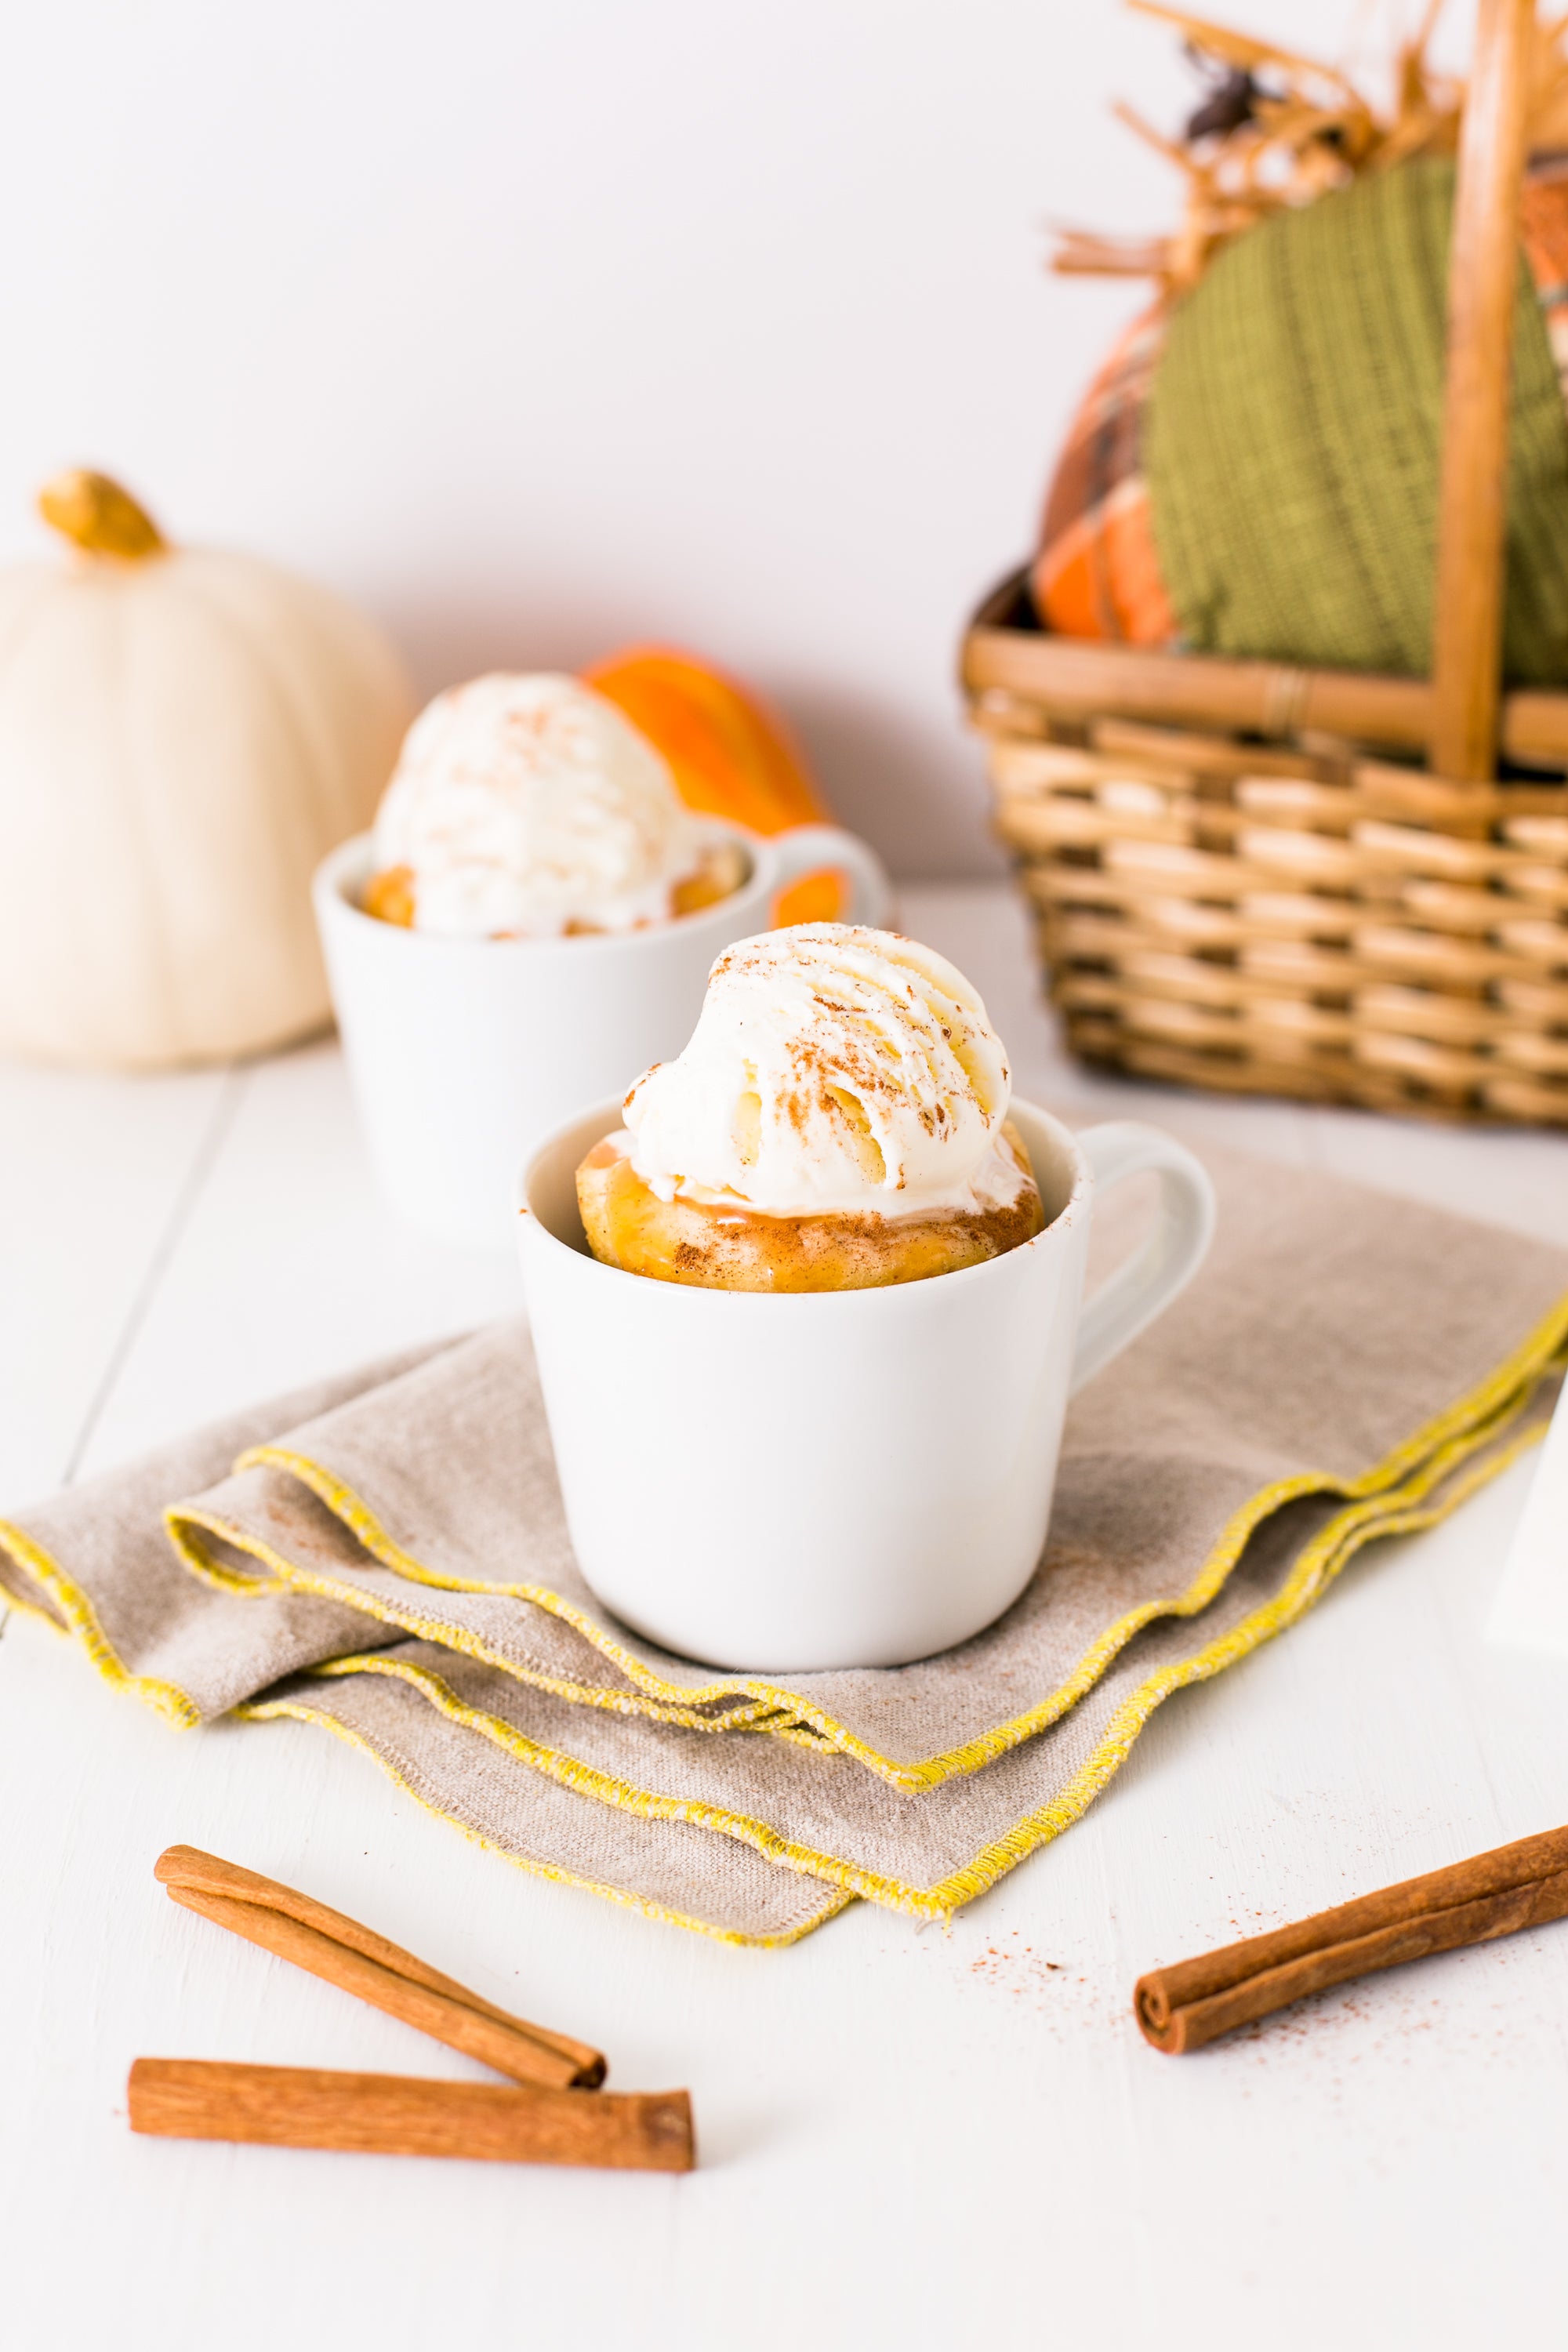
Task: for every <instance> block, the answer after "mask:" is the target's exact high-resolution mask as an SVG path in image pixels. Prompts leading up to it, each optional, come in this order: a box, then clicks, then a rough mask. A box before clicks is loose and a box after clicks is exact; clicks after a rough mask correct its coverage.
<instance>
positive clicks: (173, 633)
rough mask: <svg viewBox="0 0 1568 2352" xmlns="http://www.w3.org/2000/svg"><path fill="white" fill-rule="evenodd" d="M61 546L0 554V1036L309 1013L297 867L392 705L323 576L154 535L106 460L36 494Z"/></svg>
mask: <svg viewBox="0 0 1568 2352" xmlns="http://www.w3.org/2000/svg"><path fill="white" fill-rule="evenodd" d="M39 505H40V507H41V508H42V509H43V511H44V513H45V515H46V517H47V520H49V521H50V522H51V523H53V524H54V525H55V526H56V528H57V529H58V530H61V531H62V532H63V533H64V534H65V536H66V537H67V538H68V540H70V541H71V542H72V543H73V548H74V553H73V555H72V558H71V560H70V562H69V563H68V566H66V567H63V568H57V567H53V566H50V565H47V564H27V565H22V566H18V567H16V568H15V569H8V570H5V571H0V1051H6V1052H12V1053H17V1054H24V1055H31V1056H33V1057H35V1058H37V1059H40V1060H45V1061H50V1062H75V1063H96V1064H99V1065H110V1066H115V1067H118V1068H122V1069H156V1068H159V1067H167V1066H172V1065H175V1064H179V1063H186V1062H204V1061H213V1060H219V1059H223V1058H225V1057H226V1056H227V1055H234V1054H250V1053H257V1052H258V1051H261V1050H262V1049H264V1048H266V1047H268V1046H271V1045H282V1044H285V1043H287V1042H288V1041H289V1040H290V1039H292V1038H297V1037H301V1036H306V1035H308V1034H310V1032H311V1031H312V1030H315V1029H319V1028H321V1027H322V1026H323V1025H324V1024H325V1023H326V1022H327V1020H328V1019H329V1017H330V1007H329V1002H328V996H327V984H326V978H325V974H324V972H323V971H322V968H321V954H320V950H319V948H318V945H317V940H316V932H315V926H314V923H313V921H312V919H311V914H310V887H309V886H310V875H311V872H312V870H313V869H314V867H315V866H316V864H317V863H318V861H319V860H320V859H321V857H322V856H324V855H325V854H326V852H327V851H328V850H329V849H331V848H332V847H333V846H334V845H336V844H337V843H338V842H340V841H342V840H344V839H345V838H346V837H347V836H348V835H350V834H351V833H354V832H357V831H359V830H360V829H361V828H362V827H363V826H364V825H366V824H369V822H370V820H371V816H372V814H373V813H374V808H375V804H376V801H377V799H378V797H379V795H380V793H381V791H382V788H383V786H384V784H385V782H386V780H387V778H388V776H389V775H390V774H391V772H392V768H393V763H394V761H395V759H396V756H397V751H398V746H399V744H400V743H401V741H402V740H403V736H404V733H405V730H406V729H407V726H408V723H409V720H410V719H411V718H412V716H413V702H412V698H411V696H410V693H409V689H408V687H407V685H406V683H405V679H404V677H403V674H402V672H401V670H400V668H399V667H398V663H397V659H396V656H395V655H394V653H393V651H392V649H391V647H390V646H388V645H387V643H386V642H385V640H384V638H383V637H382V635H380V633H379V632H378V631H377V630H375V629H374V628H373V627H372V626H371V625H370V623H369V622H367V621H365V620H364V619H363V618H362V617H361V615H360V614H357V613H355V612H353V610H352V609H351V608H350V607H349V606H348V605H347V604H343V603H342V602H341V600H340V599H339V598H337V597H336V596H333V595H330V594H329V593H327V592H326V591H325V590H324V589H321V588H317V587H313V586H311V585H310V583H308V582H305V581H302V580H296V579H293V578H291V577H290V576H289V574H288V573H287V572H279V571H277V570H275V569H274V568H273V566H272V565H270V564H268V563H263V562H258V560H257V559H256V558H255V557H252V556H246V555H230V554H220V553H217V552H216V551H206V550H202V549H195V548H172V547H170V546H168V545H166V544H165V542H164V541H163V538H162V536H161V534H160V533H159V532H158V530H156V528H155V526H154V525H153V523H152V522H151V521H150V520H148V518H147V516H146V515H145V514H144V513H143V512H142V509H141V508H140V507H138V506H137V505H136V504H135V502H134V500H133V499H130V498H128V497H127V496H126V494H125V492H124V491H123V490H121V489H120V488H117V486H116V485H115V484H114V483H112V482H110V481H108V480H106V478H104V477H103V476H102V475H94V474H70V475H63V476H61V477H60V478H59V479H58V481H57V482H54V483H51V484H50V485H49V487H48V488H47V490H46V491H45V492H44V493H43V496H42V497H41V499H40V500H39Z"/></svg>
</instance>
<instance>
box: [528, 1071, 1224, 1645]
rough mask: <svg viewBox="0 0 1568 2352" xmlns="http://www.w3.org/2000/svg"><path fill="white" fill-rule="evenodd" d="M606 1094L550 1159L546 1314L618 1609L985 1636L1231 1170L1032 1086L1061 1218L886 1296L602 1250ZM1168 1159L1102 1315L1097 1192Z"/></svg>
mask: <svg viewBox="0 0 1568 2352" xmlns="http://www.w3.org/2000/svg"><path fill="white" fill-rule="evenodd" d="M620 1116H621V1107H620V1105H619V1103H618V1102H615V1103H606V1104H604V1105H602V1106H601V1107H600V1108H598V1109H596V1110H595V1111H592V1112H587V1113H584V1114H583V1115H582V1116H581V1117H579V1118H575V1119H574V1120H573V1121H572V1122H571V1124H570V1125H569V1126H566V1127H564V1128H563V1129H561V1130H560V1131H559V1133H557V1134H556V1135H554V1136H553V1137H552V1138H551V1139H550V1140H549V1141H548V1142H547V1143H545V1144H544V1145H542V1148H541V1149H540V1150H539V1151H538V1152H537V1153H536V1154H535V1156H534V1158H533V1160H532V1161H531V1163H530V1165H529V1167H528V1169H527V1171H525V1175H524V1179H523V1189H522V1202H523V1206H522V1215H521V1220H520V1234H521V1252H522V1264H523V1274H524V1278H525V1281H526V1284H527V1291H528V1308H529V1317H530V1320H531V1325H532V1329H533V1340H534V1347H535V1349H536V1351H537V1354H538V1359H539V1370H540V1378H541V1381H542V1385H543V1391H544V1403H545V1411H546V1412H547V1414H548V1417H549V1422H550V1433H551V1438H552V1443H553V1444H554V1448H555V1459H556V1465H557V1468H558V1470H559V1472H560V1476H561V1486H562V1493H563V1497H564V1501H565V1507H566V1518H567V1524H568V1527H569V1528H570V1531H571V1536H572V1541H573V1545H574V1549H575V1551H576V1554H577V1559H578V1564H579V1566H580V1567H581V1569H582V1570H583V1573H584V1576H585V1577H586V1579H587V1580H588V1582H589V1584H590V1585H591V1586H592V1587H593V1589H594V1591H595V1593H596V1594H597V1595H598V1597H599V1599H600V1600H601V1601H603V1602H604V1603H605V1607H606V1608H608V1609H611V1610H613V1611H614V1612H615V1613H616V1616H618V1617H620V1618H621V1619H622V1620H623V1621H624V1622H626V1624H627V1625H629V1626H631V1627H632V1628H633V1629H634V1630H635V1631H637V1633H642V1634H645V1635H647V1637H648V1638H649V1639H651V1640H653V1641H655V1642H658V1643H661V1644H662V1645H663V1646H664V1647H665V1648H666V1649H669V1650H674V1651H676V1652H678V1653H679V1654H681V1655H683V1656H685V1657H689V1658H698V1659H701V1660H702V1661H704V1662H705V1663H707V1664H713V1665H718V1666H725V1667H730V1668H739V1669H747V1668H750V1669H752V1670H754V1671H757V1672H769V1671H772V1672H784V1671H790V1672H795V1673H802V1672H807V1671H812V1670H823V1669H826V1668H829V1667H843V1666H892V1665H901V1664H906V1663H907V1662H908V1661H909V1660H910V1659H911V1658H921V1657H928V1656H930V1655H931V1654H933V1653H934V1652H936V1651H939V1650H945V1649H949V1648H951V1647H952V1644H953V1643H955V1642H963V1641H965V1640H967V1639H968V1637H969V1636H970V1635H971V1634H972V1633H979V1632H980V1631H981V1629H982V1628H983V1627H984V1626H986V1625H989V1624H990V1623H991V1622H993V1620H994V1619H995V1618H997V1617H999V1616H1000V1615H1001V1614H1002V1612H1003V1611H1004V1610H1005V1609H1007V1608H1008V1607H1010V1606H1011V1604H1012V1603H1013V1601H1016V1599H1017V1597H1018V1595H1019V1593H1020V1592H1022V1591H1023V1589H1024V1587H1025V1585H1026V1583H1027V1582H1028V1580H1029V1578H1030V1577H1031V1576H1032V1575H1033V1573H1034V1570H1035V1568H1036V1565H1037V1561H1038V1559H1039V1557H1040V1553H1041V1551H1042V1549H1043V1548H1044V1545H1045V1540H1046V1529H1047V1522H1048V1520H1049V1517H1050V1509H1051V1496H1052V1490H1053V1488H1054V1486H1055V1484H1056V1472H1057V1456H1058V1449H1059V1446H1060V1443H1061V1432H1062V1422H1063V1418H1064V1416H1065V1414H1066V1411H1067V1403H1068V1397H1069V1395H1070V1394H1071V1393H1072V1391H1074V1390H1075V1389H1076V1388H1079V1387H1081V1385H1082V1384H1083V1382H1084V1381H1087V1380H1089V1379H1090V1378H1091V1377H1092V1376H1093V1374H1094V1373H1096V1372H1098V1371H1100V1370H1101V1369H1102V1368H1103V1367H1104V1366H1105V1365H1106V1364H1108V1363H1109V1362H1110V1359H1111V1358H1112V1357H1113V1356H1114V1355H1116V1354H1118V1353H1119V1352H1120V1351H1121V1349H1123V1348H1124V1347H1126V1346H1127V1344H1128V1342H1129V1341H1130V1340H1131V1339H1135V1338H1136V1337H1137V1335H1138V1333H1139V1332H1140V1331H1142V1329H1143V1328H1145V1326H1146V1325H1147V1324H1149V1323H1151V1322H1152V1320H1153V1318H1155V1316H1157V1315H1158V1314H1160V1313H1161V1312H1162V1310H1163V1308H1164V1307H1168V1306H1169V1305H1170V1303H1171V1301H1172V1300H1173V1298H1174V1297H1176V1295H1177V1293H1178V1292H1179V1291H1180V1290H1182V1289H1183V1288H1184V1286H1186V1284H1187V1283H1188V1282H1189V1281H1190V1280H1191V1279H1192V1276H1194V1273H1195V1272H1196V1271H1197V1268H1198V1266H1199V1265H1200V1263H1201V1262H1202V1259H1203V1256H1204V1253H1205V1250H1206V1249H1207V1247H1208V1244H1209V1238H1210V1235H1211V1234H1212V1232H1213V1230H1214V1214H1215V1206H1214V1189H1213V1187H1212V1185H1211V1184H1210V1182H1209V1180H1208V1177H1207V1175H1206V1174H1205V1171H1204V1169H1203V1168H1202V1166H1201V1165H1200V1164H1199V1162H1198V1161H1197V1160H1194V1157H1193V1155H1192V1153H1191V1152H1190V1151H1187V1150H1184V1148H1183V1146H1182V1145H1181V1144H1179V1143H1177V1142H1175V1141H1174V1140H1173V1139H1172V1138H1171V1137H1169V1136H1167V1135H1163V1134H1162V1133H1161V1132H1160V1130H1159V1129H1156V1128H1152V1127H1143V1126H1140V1125H1137V1124H1135V1123H1133V1122H1131V1121H1120V1120H1119V1121H1117V1122H1115V1123H1113V1124H1111V1125H1108V1126H1104V1127H1096V1128H1090V1129H1089V1130H1088V1132H1087V1133H1085V1134H1081V1135H1074V1134H1073V1133H1071V1131H1070V1130H1069V1129H1067V1128H1065V1127H1063V1126H1062V1125H1061V1123H1060V1121H1059V1120H1058V1119H1055V1118H1051V1117H1050V1116H1049V1115H1048V1114H1047V1112H1045V1111H1043V1110H1038V1109H1037V1108H1035V1107H1034V1106H1033V1105H1032V1104H1030V1103H1023V1102H1015V1103H1014V1104H1013V1106H1012V1110H1011V1117H1012V1118H1013V1119H1014V1120H1015V1122H1016V1126H1017V1128H1018V1130H1019V1132H1020V1134H1021V1135H1022V1137H1023V1139H1024V1142H1025V1146H1026V1150H1027V1151H1028V1154H1029V1159H1030V1161H1031V1163H1032V1165H1033V1168H1034V1171H1035V1177H1036V1181H1037V1183H1038V1185H1039V1188H1040V1194H1041V1199H1042V1202H1043V1203H1044V1206H1045V1211H1046V1216H1047V1223H1046V1226H1045V1228H1044V1230H1043V1231H1042V1232H1041V1233H1038V1234H1036V1235H1035V1237H1034V1239H1033V1240H1032V1241H1027V1242H1025V1243H1023V1244H1020V1246H1019V1247H1018V1248H1016V1249H1013V1250H1009V1251H1007V1252H1006V1253H1005V1255H1003V1256H1001V1257H997V1258H993V1259H991V1260H990V1261H988V1262H987V1263H986V1264H984V1265H973V1266H967V1267H965V1268H963V1270H962V1271H961V1272H959V1273H956V1274H943V1275H938V1276H933V1277H931V1278H930V1279H928V1280H926V1281H923V1282H910V1283H900V1284H897V1285H894V1286H889V1287H886V1288H882V1289H874V1290H839V1291H817V1292H807V1293H804V1294H803V1293H795V1294H792V1295H784V1296H779V1297H773V1296H769V1295H765V1294H758V1293H756V1292H745V1291H728V1290H707V1289H699V1288H696V1287H689V1286H685V1285H682V1284H679V1283H670V1282H655V1281H651V1280H649V1279H647V1277H646V1276H639V1275H633V1274H623V1273H621V1272H620V1271H619V1270H618V1269H616V1268H615V1267H612V1266H606V1265H600V1264H599V1263H598V1262H597V1260H596V1259H595V1258H594V1257H592V1256H591V1255H589V1254H588V1250H587V1244H586V1243H585V1241H584V1235H583V1226H582V1222H581V1219H580V1218H579V1216H578V1213H577V1200H576V1189H575V1173H576V1170H577V1167H578V1165H579V1163H580V1162H581V1160H583V1159H584V1156H585V1154H586V1153H587V1152H588V1151H589V1150H591V1149H592V1147H593V1146H594V1145H595V1143H597V1142H598V1141H599V1139H600V1138H601V1137H603V1136H605V1135H606V1134H608V1133H609V1132H610V1131H611V1130H612V1129H614V1128H616V1127H617V1126H618V1125H619V1124H620ZM1143 1171H1153V1172H1154V1173H1155V1174H1156V1175H1157V1176H1158V1177H1159V1179H1160V1200H1159V1206H1158V1210H1157V1213H1156V1216H1155V1222H1154V1224H1153V1228H1152V1231H1151V1233H1150V1234H1149V1236H1148V1238H1147V1240H1146V1241H1145V1242H1144V1243H1143V1244H1142V1247H1141V1248H1140V1249H1139V1250H1138V1251H1137V1253H1136V1254H1135V1255H1133V1256H1132V1257H1131V1259H1130V1260H1129V1261H1128V1262H1127V1264H1126V1265H1122V1266H1121V1267H1120V1268H1119V1269H1118V1270H1117V1271H1116V1272H1115V1273H1114V1274H1112V1275H1111V1276H1110V1278H1109V1279H1108V1280H1107V1281H1106V1282H1105V1283H1104V1284H1103V1285H1102V1286H1101V1287H1100V1289H1099V1290H1098V1291H1097V1292H1096V1293H1095V1295H1094V1297H1092V1298H1090V1299H1089V1302H1088V1305H1087V1306H1085V1307H1082V1309H1081V1312H1080V1301H1081V1298H1082V1291H1083V1278H1084V1264H1085V1258H1086V1255H1087V1252H1088V1247H1089V1223H1090V1218H1091V1216H1092V1213H1093V1205H1094V1199H1095V1195H1096V1192H1097V1191H1100V1192H1103V1191H1106V1190H1108V1189H1109V1188H1110V1186H1111V1185H1113V1184H1119V1183H1121V1182H1122V1181H1124V1180H1125V1179H1126V1178H1128V1177H1131V1176H1135V1175H1138V1174H1140V1173H1142V1172H1143Z"/></svg>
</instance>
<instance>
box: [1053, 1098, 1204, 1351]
mask: <svg viewBox="0 0 1568 2352" xmlns="http://www.w3.org/2000/svg"><path fill="white" fill-rule="evenodd" d="M1078 1146H1079V1150H1080V1151H1081V1152H1082V1153H1083V1156H1084V1158H1085V1159H1086V1160H1088V1162H1089V1171H1090V1173H1091V1174H1092V1176H1093V1178H1094V1181H1095V1189H1096V1191H1097V1192H1109V1191H1110V1188H1111V1186H1112V1185H1113V1184H1121V1183H1124V1182H1125V1181H1126V1180H1127V1178H1128V1177H1129V1176H1142V1174H1144V1173H1145V1171H1148V1170H1150V1169H1152V1170H1153V1171H1154V1172H1155V1174H1156V1175H1157V1176H1158V1177H1159V1179H1160V1205H1159V1209H1158V1212H1157V1213H1156V1215H1155V1219H1154V1230H1153V1232H1152V1234H1150V1235H1149V1237H1148V1239H1147V1240H1146V1241H1145V1242H1144V1244H1143V1245H1142V1248H1141V1249H1139V1250H1137V1251H1136V1252H1135V1253H1134V1254H1133V1255H1132V1256H1131V1257H1130V1258H1129V1259H1128V1261H1127V1263H1126V1265H1119V1266H1118V1267H1117V1269H1116V1272H1115V1273H1114V1274H1112V1275H1110V1276H1108V1277H1107V1279H1106V1280H1105V1281H1104V1282H1103V1283H1101V1285H1100V1288H1099V1289H1098V1290H1097V1291H1096V1292H1095V1294H1094V1297H1092V1298H1091V1299H1089V1302H1088V1303H1087V1305H1086V1306H1085V1307H1084V1310H1083V1314H1082V1316H1081V1318H1079V1327H1078V1347H1077V1349H1076V1351H1075V1352H1074V1356H1073V1366H1072V1388H1071V1391H1070V1393H1071V1394H1072V1395H1074V1396H1076V1395H1077V1393H1078V1391H1079V1389H1080V1388H1082V1386H1083V1384H1084V1382H1085V1381H1091V1380H1092V1379H1093V1378H1094V1376H1095V1374H1096V1372H1099V1371H1103V1370H1104V1369H1105V1367H1106V1365H1107V1364H1109V1363H1110V1360H1111V1358H1112V1357H1113V1356H1119V1355H1120V1354H1121V1350H1122V1349H1123V1348H1125V1347H1126V1346H1127V1344H1128V1342H1129V1340H1131V1339H1136V1338H1137V1337H1138V1334H1139V1332H1140V1331H1142V1330H1144V1329H1146V1328H1147V1327H1148V1326H1149V1325H1150V1324H1151V1323H1152V1321H1153V1320H1154V1318H1155V1317H1156V1315H1163V1313H1164V1311H1165V1309H1166V1307H1169V1305H1170V1304H1171V1301H1172V1300H1173V1298H1174V1297H1177V1295H1178V1294H1179V1293H1180V1292H1181V1291H1184V1289H1185V1288H1186V1286H1187V1285H1188V1283H1189V1282H1191V1280H1192V1278H1193V1276H1194V1274H1196V1272H1197V1270H1198V1268H1199V1266H1200V1265H1202V1264H1203V1262H1204V1259H1205V1255H1207V1252H1208V1245H1209V1243H1210V1242H1211V1241H1212V1240H1213V1238H1214V1223H1215V1193H1214V1185H1213V1183H1212V1182H1211V1181H1210V1179H1209V1173H1208V1171H1207V1169H1206V1168H1205V1166H1204V1164H1203V1162H1202V1161H1201V1160H1196V1159H1194V1156H1193V1154H1192V1153H1191V1152H1190V1151H1189V1150H1187V1149H1186V1146H1185V1145H1184V1144H1181V1143H1178V1142H1177V1141H1176V1139H1175V1138H1174V1137H1173V1136H1170V1135H1163V1134H1162V1133H1161V1131H1160V1129H1158V1128H1157V1127H1144V1126H1143V1125H1142V1123H1141V1122H1140V1121H1139V1120H1137V1119H1131V1118H1119V1119H1112V1120H1110V1121H1109V1122H1108V1124H1107V1125H1105V1126H1104V1127H1091V1128H1089V1129H1088V1131H1087V1132H1086V1133H1085V1134H1082V1135H1080V1136H1079V1139H1078Z"/></svg>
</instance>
